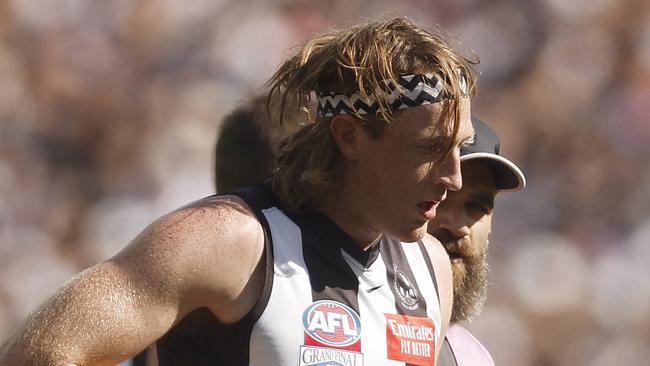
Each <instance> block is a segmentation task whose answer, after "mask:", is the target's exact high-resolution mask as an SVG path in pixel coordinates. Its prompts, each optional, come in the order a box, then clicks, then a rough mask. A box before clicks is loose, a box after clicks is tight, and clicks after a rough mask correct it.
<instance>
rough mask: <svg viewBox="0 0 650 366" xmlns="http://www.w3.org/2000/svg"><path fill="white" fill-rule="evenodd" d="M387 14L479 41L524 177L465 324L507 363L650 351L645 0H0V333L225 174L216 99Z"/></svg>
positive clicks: (466, 45)
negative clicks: (342, 29) (485, 295)
mask: <svg viewBox="0 0 650 366" xmlns="http://www.w3.org/2000/svg"><path fill="white" fill-rule="evenodd" d="M382 14H384V15H406V16H411V17H413V18H415V19H416V20H418V21H419V22H421V23H423V24H425V25H428V26H430V27H431V28H438V27H439V28H440V29H442V30H443V31H444V32H445V34H446V38H447V39H449V40H450V41H451V42H452V43H453V44H454V45H455V46H456V47H457V48H460V49H462V50H463V52H464V53H465V54H466V55H469V56H471V55H472V54H476V55H477V56H478V57H479V58H480V60H481V63H480V64H479V65H478V66H477V67H476V69H477V71H478V72H479V73H480V77H479V92H478V95H477V97H476V98H475V100H474V103H473V112H474V114H476V115H477V116H479V117H481V118H482V119H483V120H485V121H486V122H488V123H489V124H491V125H492V126H493V127H494V129H495V130H496V131H497V132H498V133H499V135H500V136H501V141H502V152H504V153H505V154H506V155H507V156H509V157H510V158H512V160H514V161H515V162H517V163H518V164H519V166H520V167H521V168H522V169H523V171H524V172H525V173H526V175H527V178H528V186H527V187H526V189H525V190H524V191H523V192H518V193H504V194H502V195H501V196H499V198H498V200H497V201H498V202H497V207H496V216H495V219H494V220H495V222H494V233H493V236H492V239H491V256H490V263H491V268H492V271H491V273H492V276H491V278H492V282H493V283H492V285H491V288H490V297H489V300H488V303H487V305H486V308H485V310H484V312H483V314H482V315H481V316H480V317H478V318H477V319H476V320H475V321H474V322H472V323H471V324H469V327H470V328H471V329H472V330H473V331H474V332H475V334H476V335H477V336H478V338H479V339H481V340H482V341H483V342H484V343H485V345H486V346H487V347H488V349H489V350H490V351H491V352H492V354H493V356H494V359H495V360H496V363H497V365H500V366H510V365H513V366H514V365H521V366H527V365H531V366H532V365H536V366H542V365H567V366H568V365H595V366H601V365H602V366H604V365H625V364H628V365H630V364H637V365H640V364H647V363H648V360H650V269H649V268H650V266H649V265H648V263H650V159H649V158H650V3H649V2H647V1H645V0H520V1H516V0H512V1H496V0H495V1H479V0H435V1H434V0H410V1H389V0H380V1H378V0H372V1H370V0H367V1H364V0H345V1H343V0H330V1H306V0H302V1H301V0H281V1H270V0H269V1H261V0H260V1H252V0H238V1H227V0H221V1H215V0H193V1H176V0H142V1H131V0H114V1H84V0H39V1H36V0H13V1H9V0H2V1H0V343H2V341H4V340H5V339H6V337H8V335H9V333H10V332H11V331H12V329H14V328H15V327H16V326H17V325H18V324H19V323H20V322H22V321H23V320H24V318H25V316H26V315H27V313H28V312H29V311H30V310H31V309H33V308H34V307H35V306H37V305H38V304H39V303H40V302H41V301H43V300H44V299H45V298H46V297H47V296H48V294H50V293H51V291H53V289H55V288H57V287H59V286H60V285H61V284H62V283H63V282H64V281H66V280H67V279H68V278H70V277H71V276H72V275H73V274H75V273H77V272H78V271H80V270H82V269H84V268H86V267H88V266H90V265H91V264H93V263H95V262H97V261H100V260H102V259H106V258H108V257H109V256H111V255H112V254H114V253H116V252H117V251H118V250H119V249H120V248H121V247H122V246H124V245H125V244H127V243H128V242H129V241H130V240H131V239H132V238H133V237H134V236H135V235H136V234H137V233H138V232H139V231H140V230H141V229H142V228H144V227H145V226H146V225H147V223H149V222H150V221H151V220H153V219H155V218H156V217H159V216H160V215H162V214H164V213H166V212H168V211H170V210H172V209H174V208H177V207H179V206H180V205H182V204H184V203H186V202H189V201H191V200H194V199H196V198H199V197H202V196H206V195H209V194H212V193H213V175H212V168H211V165H212V146H213V143H214V141H215V137H216V134H217V131H218V128H219V122H220V120H221V118H222V117H223V116H224V115H225V114H227V113H228V112H229V111H230V110H232V109H233V108H234V107H235V106H237V105H238V104H239V103H241V102H242V101H243V100H245V99H246V98H247V97H248V96H249V95H251V94H253V93H256V92H259V91H260V90H261V89H260V87H261V85H262V84H263V83H264V82H265V81H266V79H267V78H268V77H269V76H270V75H271V73H272V72H273V70H274V69H275V68H276V67H277V66H278V64H279V63H280V62H281V60H283V59H284V58H285V57H286V56H287V55H288V54H289V53H290V52H291V47H292V46H295V45H296V44H299V43H300V42H301V41H303V40H305V39H308V38H310V37H311V36H312V35H313V34H314V33H315V32H319V31H322V30H324V29H327V28H329V27H331V26H335V25H341V24H347V23H351V22H356V21H358V20H363V19H370V18H374V17H377V16H379V15H382ZM242 168H243V169H245V167H242Z"/></svg>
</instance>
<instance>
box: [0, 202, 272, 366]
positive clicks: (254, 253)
mask: <svg viewBox="0 0 650 366" xmlns="http://www.w3.org/2000/svg"><path fill="white" fill-rule="evenodd" d="M263 242H264V235H263V231H262V227H261V225H260V224H259V222H258V221H257V220H256V219H255V218H254V217H253V215H252V214H251V213H250V211H249V209H248V208H247V207H246V206H245V205H244V204H243V203H242V202H241V201H239V199H238V198H234V197H219V198H208V199H205V200H201V201H198V202H195V203H194V204H192V205H190V206H187V207H185V208H182V209H180V210H178V211H175V212H173V213H171V214H169V215H167V216H165V217H163V218H161V219H159V220H157V221H156V222H154V223H153V224H152V225H150V226H149V227H148V228H147V229H146V230H145V231H144V232H143V233H142V234H140V235H139V236H138V237H137V238H136V239H135V240H134V241H133V242H132V243H131V244H130V245H129V246H128V247H126V248H125V249H124V250H123V251H122V252H121V253H120V254H118V255H117V256H115V257H114V258H111V259H110V260H107V261H105V262H103V263H100V264H98V265H96V266H94V267H91V268H90V269H88V270H86V271H84V272H82V273H81V274H79V275H78V276H76V277H75V278H73V279H72V280H70V281H69V282H68V283H67V284H66V285H65V286H64V287H63V288H62V289H61V290H59V291H58V292H57V293H56V294H55V295H54V296H53V297H52V298H51V299H50V300H48V301H47V302H46V303H45V304H44V305H43V306H42V307H40V308H39V309H37V310H36V311H34V312H33V313H32V314H31V315H30V316H29V319H28V321H27V322H26V323H25V325H24V326H23V327H22V328H21V329H19V330H18V332H17V333H16V334H15V335H14V336H13V337H12V339H10V341H9V342H8V344H7V345H6V346H5V347H4V348H3V349H2V352H1V353H0V364H2V365H3V366H4V365H7V366H9V365H114V364H116V363H119V362H121V361H122V360H124V359H127V358H129V357H132V356H133V355H135V354H136V353H138V352H139V351H141V350H142V349H144V348H145V347H146V346H148V345H149V344H151V343H152V342H153V341H155V340H156V339H157V338H159V337H160V336H162V335H163V334H164V333H165V332H166V331H167V330H168V329H170V328H171V327H172V325H173V324H174V323H175V322H177V321H178V320H179V319H181V318H182V317H183V316H184V315H185V314H187V313H188V312H189V311H191V310H192V309H195V308H197V307H200V306H208V307H209V308H210V309H211V310H212V312H213V313H214V314H215V316H217V318H219V319H220V320H222V321H224V322H227V323H230V322H234V321H236V320H239V319H240V318H241V317H242V316H243V315H244V314H245V313H246V312H248V311H249V310H250V309H251V307H252V306H253V304H254V303H255V301H256V300H257V297H258V295H259V292H260V290H261V286H262V283H263V278H262V272H261V271H260V269H261V268H262V267H261V264H262V262H261V260H260V259H261V258H262V253H263V247H264V246H263ZM223 273H228V276H223Z"/></svg>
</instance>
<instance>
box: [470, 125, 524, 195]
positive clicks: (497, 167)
mask: <svg viewBox="0 0 650 366" xmlns="http://www.w3.org/2000/svg"><path fill="white" fill-rule="evenodd" d="M472 125H473V126H474V132H475V133H474V141H472V143H471V144H469V145H466V146H465V147H463V148H461V150H460V161H461V162H463V161H467V160H472V159H484V160H486V162H487V163H488V164H490V166H491V167H492V169H493V170H494V173H495V174H494V176H495V178H496V181H497V188H498V189H499V190H502V191H519V190H521V189H523V188H524V187H525V186H526V177H525V176H524V173H522V172H521V169H519V167H518V166H517V165H516V164H515V163H513V162H512V161H510V160H508V159H506V158H505V157H503V156H501V155H499V149H500V147H501V143H500V142H499V137H498V136H497V134H496V133H495V132H494V131H493V130H492V129H491V128H490V127H489V126H488V125H486V124H485V123H484V122H483V121H481V120H480V119H478V118H476V117H472Z"/></svg>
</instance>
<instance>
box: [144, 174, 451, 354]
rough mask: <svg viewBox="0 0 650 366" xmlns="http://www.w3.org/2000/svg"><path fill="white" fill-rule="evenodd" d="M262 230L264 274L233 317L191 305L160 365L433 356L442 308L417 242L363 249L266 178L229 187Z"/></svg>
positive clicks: (385, 241) (164, 343)
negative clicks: (288, 202)
mask: <svg viewBox="0 0 650 366" xmlns="http://www.w3.org/2000/svg"><path fill="white" fill-rule="evenodd" d="M236 194H237V195H239V196H240V197H241V198H242V199H244V200H245V201H246V202H247V203H248V205H249V206H250V207H251V208H252V209H253V210H254V211H255V212H256V214H257V216H258V218H259V220H260V222H261V223H262V225H263V227H264V230H265V240H266V267H267V272H266V279H265V284H264V289H263V291H262V295H261V296H260V299H259V301H258V302H257V304H256V305H255V307H254V308H253V309H252V311H251V312H250V313H249V314H247V315H246V316H245V317H244V318H243V319H242V320H240V321H239V322H237V323H236V324H230V325H226V324H222V323H220V322H219V321H218V320H217V319H216V318H215V317H214V316H213V315H212V313H211V312H210V311H209V310H207V309H198V310H195V311H194V312H192V313H190V314H189V315H188V316H187V317H186V318H184V319H183V320H182V321H180V322H179V323H178V324H177V325H176V326H175V327H174V328H173V329H172V330H171V331H170V332H168V333H167V334H166V335H165V336H164V337H163V338H162V339H161V340H159V342H158V344H157V349H158V358H159V361H160V365H186V364H187V365H233V366H244V365H254V366H271V365H273V366H278V365H282V366H294V365H295V366H307V365H309V366H316V365H319V366H363V365H367V366H383V365H433V364H434V356H435V348H436V345H437V344H438V342H440V341H441V339H442V338H441V334H440V333H441V332H440V326H441V315H440V302H439V299H438V291H437V285H436V281H435V276H434V272H433V267H432V264H431V261H430V258H429V256H428V255H427V251H426V249H425V248H424V245H423V244H422V243H420V242H418V243H401V242H399V241H396V240H393V239H391V238H388V237H383V238H382V239H381V240H380V242H379V243H378V245H376V246H374V247H373V248H371V249H370V250H367V251H362V250H361V249H360V248H359V247H358V246H357V245H356V244H355V243H354V241H353V240H352V239H351V238H350V237H349V236H348V235H347V234H346V233H345V232H343V231H342V230H341V229H340V228H339V227H338V226H337V225H336V224H334V222H332V221H331V220H329V219H328V218H327V217H326V216H324V215H322V214H319V213H313V212H312V213H300V214H293V213H291V214H289V213H286V212H284V211H283V210H281V209H280V208H279V207H278V204H277V203H276V200H275V198H274V197H273V195H272V193H271V189H270V187H269V186H267V185H262V186H255V187H250V188H246V189H243V190H239V191H236Z"/></svg>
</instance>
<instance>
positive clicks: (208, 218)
mask: <svg viewBox="0 0 650 366" xmlns="http://www.w3.org/2000/svg"><path fill="white" fill-rule="evenodd" d="M263 251H264V231H263V229H262V226H261V224H260V222H259V221H258V219H257V218H256V216H255V215H254V213H253V212H252V211H251V209H250V208H249V207H248V206H247V205H246V204H245V203H244V202H243V201H242V200H241V199H240V198H238V197H236V196H216V197H208V198H205V199H202V200H199V201H196V202H193V203H191V204H189V205H187V206H185V207H182V208H180V209H178V210H176V211H174V212H171V213H169V214H167V215H165V216H163V217H162V218H160V219H158V220H156V221H155V222H154V223H152V224H151V225H150V226H149V227H148V228H146V229H145V230H144V231H143V232H142V233H141V234H140V235H139V236H138V237H137V238H136V239H135V240H134V241H133V242H132V243H131V244H129V246H127V247H126V248H125V249H124V250H123V251H122V252H120V253H119V254H118V255H117V256H115V257H114V258H112V259H111V260H110V261H111V262H114V263H115V264H117V265H119V266H121V267H124V268H127V269H129V270H131V271H135V272H138V273H140V275H142V276H145V277H149V276H150V277H151V279H152V280H153V281H156V282H158V283H160V284H161V285H163V286H164V287H166V288H167V289H168V290H169V291H170V292H172V293H176V294H178V295H179V296H181V299H180V300H182V303H183V305H184V307H185V308H186V310H190V309H192V308H196V307H199V306H210V307H212V308H213V309H215V310H217V312H218V308H219V307H220V306H221V305H223V306H225V307H228V306H229V305H230V303H231V302H233V301H235V299H237V298H238V297H239V296H240V295H241V293H242V292H243V291H244V290H245V288H246V287H247V286H248V287H250V285H249V282H250V280H251V278H252V277H253V276H254V273H255V270H256V268H257V267H258V265H259V264H260V260H261V258H262V253H263ZM253 281H255V279H254V278H253ZM253 287H257V286H253Z"/></svg>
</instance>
